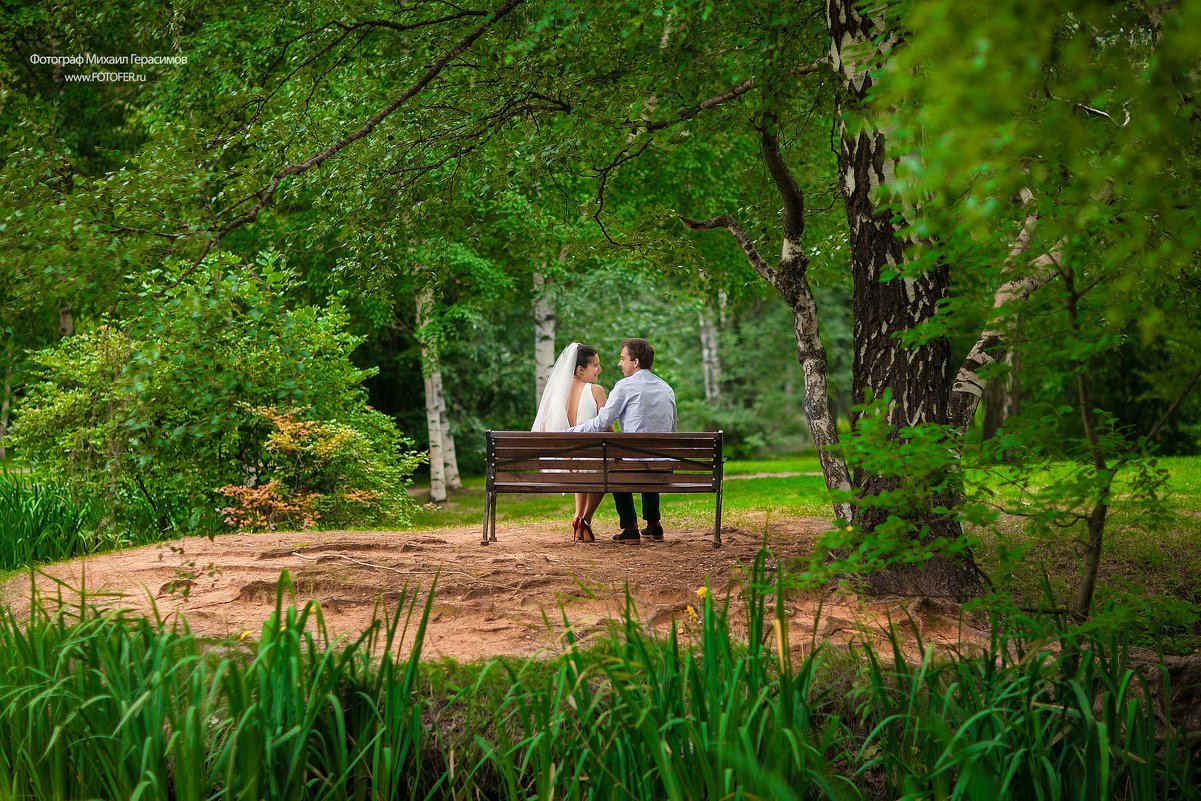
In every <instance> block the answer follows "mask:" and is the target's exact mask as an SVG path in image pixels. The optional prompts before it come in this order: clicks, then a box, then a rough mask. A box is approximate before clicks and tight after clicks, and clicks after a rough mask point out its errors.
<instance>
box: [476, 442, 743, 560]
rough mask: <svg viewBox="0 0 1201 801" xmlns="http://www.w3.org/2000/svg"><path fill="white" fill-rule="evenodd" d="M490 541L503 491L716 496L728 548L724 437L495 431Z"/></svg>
mask: <svg viewBox="0 0 1201 801" xmlns="http://www.w3.org/2000/svg"><path fill="white" fill-rule="evenodd" d="M487 438H488V464H487V484H486V486H485V491H486V497H485V501H484V536H483V540H482V541H481V542H480V544H481V545H487V544H488V543H489V542H496V496H497V495H499V494H500V493H502V492H521V493H551V492H662V493H676V492H712V493H716V495H717V511H716V514H715V515H714V519H713V547H715V548H720V547H721V484H722V455H721V444H722V432H720V431H716V432H711V431H706V432H698V433H686V434H683V433H676V434H613V433H608V432H606V433H601V434H571V433H544V432H533V431H489V432H487Z"/></svg>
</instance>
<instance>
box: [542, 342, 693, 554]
mask: <svg viewBox="0 0 1201 801" xmlns="http://www.w3.org/2000/svg"><path fill="white" fill-rule="evenodd" d="M654 363H655V350H654V348H652V347H651V346H650V343H649V342H647V341H646V340H645V339H627V340H625V341H623V342H622V343H621V358H620V359H619V360H618V362H617V366H618V368H619V369H620V370H621V374H622V375H623V376H625V377H624V378H623V379H621V380H620V381H618V382H617V384H615V385H614V387H613V394H612V395H610V396H608V397H607V398H606V397H605V390H604V389H603V388H602V387H601V386H600V385H599V384H594V383H592V382H594V381H596V378H597V376H598V375H600V371H601V365H600V356H599V354H597V352H596V351H595V350H593V349H592V348H589V347H587V346H584V345H580V344H578V343H576V342H573V343H571V344H570V345H568V346H567V347H566V348H564V349H563V352H562V353H561V354H559V358H558V360H557V361H556V362H555V366H554V369H553V370H552V371H551V375H550V379H549V380H548V381H547V384H546V389H545V390H544V391H543V393H542V401H541V403H539V405H538V416H537V418H536V419H535V420H534V427H533V429H532V430H533V431H545V432H552V431H566V432H575V433H588V432H601V431H612V430H613V423H614V422H616V423H618V424H619V425H620V426H621V431H622V432H623V433H626V434H640V433H670V432H674V431H675V430H676V394H675V392H673V391H672V388H671V387H670V386H668V385H667V382H666V381H664V380H663V379H662V378H659V376H657V375H655V374H654V373H652V372H651V367H652V366H653V365H654ZM607 477H608V476H607V473H606V479H607ZM606 483H608V482H607V481H606ZM575 498H576V500H575V518H574V519H573V520H572V521H571V528H572V531H573V532H574V538H575V540H576V541H577V542H595V541H596V537H595V535H594V534H593V533H592V515H593V514H594V513H595V512H596V509H597V507H598V506H600V502H601V499H602V498H604V493H602V492H577V493H576V496H575ZM613 503H614V505H615V506H616V507H617V515H618V518H619V519H620V521H621V532H620V533H618V534H615V535H614V536H613V541H614V542H619V543H624V544H628V545H637V544H639V543H640V542H642V541H644V540H648V541H651V542H662V541H663V527H662V526H661V525H660V523H659V493H658V492H643V493H642V518H643V519H644V520H645V521H646V525H645V526H644V527H643V529H642V531H639V530H638V517H637V515H636V513H635V511H634V495H633V493H632V492H613Z"/></svg>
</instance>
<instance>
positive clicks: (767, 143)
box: [759, 117, 805, 245]
mask: <svg viewBox="0 0 1201 801" xmlns="http://www.w3.org/2000/svg"><path fill="white" fill-rule="evenodd" d="M775 122H776V121H775V118H774V117H767V118H765V119H764V120H763V123H762V124H761V125H760V126H759V142H760V144H761V145H762V147H763V160H764V161H765V162H767V171H768V172H769V173H771V178H772V180H773V181H775V184H776V188H777V189H779V190H780V197H782V198H783V199H784V237H785V239H786V240H792V243H793V244H794V245H795V244H799V243H800V241H801V237H802V235H803V234H804V233H805V196H804V194H803V193H802V192H801V188H800V186H798V185H797V182H796V179H795V178H793V177H792V171H791V170H789V169H788V165H787V164H786V163H785V162H784V157H783V156H782V155H781V154H780V143H779V141H778V140H777V139H776V134H775V132H774V131H773V130H772V128H774V127H775Z"/></svg>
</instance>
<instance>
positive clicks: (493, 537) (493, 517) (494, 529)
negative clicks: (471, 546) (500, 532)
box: [491, 492, 496, 542]
mask: <svg viewBox="0 0 1201 801" xmlns="http://www.w3.org/2000/svg"><path fill="white" fill-rule="evenodd" d="M491 540H492V542H496V493H495V492H493V493H492V534H491Z"/></svg>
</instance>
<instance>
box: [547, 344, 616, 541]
mask: <svg viewBox="0 0 1201 801" xmlns="http://www.w3.org/2000/svg"><path fill="white" fill-rule="evenodd" d="M600 371H601V365H600V356H599V355H598V354H597V352H596V351H595V350H593V349H592V348H590V347H588V346H587V345H581V344H579V343H578V342H572V343H571V344H570V345H568V346H567V347H566V348H564V349H563V352H562V353H560V354H559V358H558V360H556V361H555V366H554V369H552V370H551V372H550V378H549V379H547V382H546V389H545V390H543V392H542V400H541V402H540V403H539V404H538V416H537V417H536V418H534V427H533V428H532V429H530V430H531V431H566V430H567V429H568V428H570V427H571V426H574V425H579V424H580V423H583V422H586V421H588V420H591V419H592V418H593V417H596V415H597V413H598V412H599V411H600V408H601V407H602V406H604V405H605V400H606V399H607V398H606V396H605V390H604V388H603V387H601V385H600V384H594V383H592V382H594V381H596V377H597V376H598V375H600ZM610 430H612V429H610ZM604 497H605V496H604V493H600V492H577V493H576V496H575V519H574V520H572V521H571V529H572V531H573V532H574V534H575V540H576V541H577V542H595V541H596V537H595V536H594V535H593V534H592V515H593V514H594V513H595V512H596V508H597V507H598V506H600V502H601V499H602V498H604Z"/></svg>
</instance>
